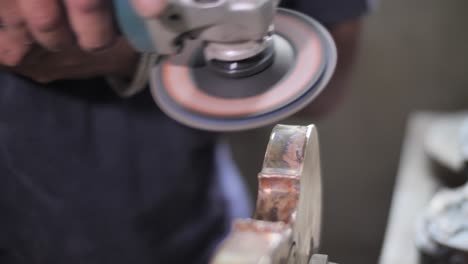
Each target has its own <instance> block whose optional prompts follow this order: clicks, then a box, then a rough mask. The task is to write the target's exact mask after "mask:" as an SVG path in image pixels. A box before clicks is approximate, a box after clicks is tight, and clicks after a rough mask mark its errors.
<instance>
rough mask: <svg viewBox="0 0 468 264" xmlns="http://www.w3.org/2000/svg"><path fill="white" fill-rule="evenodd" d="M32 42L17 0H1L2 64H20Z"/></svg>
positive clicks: (0, 57) (0, 60)
mask: <svg viewBox="0 0 468 264" xmlns="http://www.w3.org/2000/svg"><path fill="white" fill-rule="evenodd" d="M31 43H32V38H31V36H30V35H29V32H28V30H27V27H26V22H25V20H24V17H23V16H22V14H21V10H20V9H19V7H18V5H17V3H16V0H0V64H2V65H10V66H13V65H16V64H18V63H19V62H20V61H21V60H22V59H23V57H24V56H25V55H26V53H28V51H29V50H30V48H31Z"/></svg>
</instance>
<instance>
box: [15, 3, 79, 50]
mask: <svg viewBox="0 0 468 264" xmlns="http://www.w3.org/2000/svg"><path fill="white" fill-rule="evenodd" d="M17 1H18V2H19V7H20V10H21V13H22V15H23V17H24V19H25V20H26V23H27V26H28V29H29V30H30V32H31V34H32V35H33V37H34V39H35V41H36V42H37V43H39V44H40V45H41V46H43V47H44V48H46V49H48V50H52V51H56V50H61V49H64V48H65V47H67V46H70V45H72V43H73V35H72V32H71V31H70V30H69V26H68V23H67V19H66V16H65V14H64V10H63V8H62V3H61V2H60V1H59V0H17Z"/></svg>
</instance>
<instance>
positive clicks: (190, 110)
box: [151, 9, 337, 131]
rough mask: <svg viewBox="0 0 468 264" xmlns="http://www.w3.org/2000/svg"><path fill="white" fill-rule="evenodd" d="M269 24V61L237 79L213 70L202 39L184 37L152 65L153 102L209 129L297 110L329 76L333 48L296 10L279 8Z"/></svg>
mask: <svg viewBox="0 0 468 264" xmlns="http://www.w3.org/2000/svg"><path fill="white" fill-rule="evenodd" d="M274 27H275V34H274V36H273V49H274V53H273V54H274V55H273V56H274V57H273V61H272V63H271V65H270V66H268V67H267V68H266V69H264V70H263V71H261V72H258V73H256V74H254V75H251V76H247V77H242V78H233V77H229V76H226V75H222V74H219V73H217V72H216V71H213V69H212V68H210V67H209V65H208V64H207V63H206V62H205V61H204V58H203V43H201V42H200V41H198V40H193V41H189V42H188V43H186V44H185V47H184V49H183V50H182V52H181V53H179V54H177V55H173V56H170V57H168V58H166V59H164V60H162V62H161V63H159V64H158V65H156V66H155V67H154V68H153V69H152V72H151V92H152V94H153V97H154V99H155V101H156V103H157V104H158V105H159V107H160V108H161V109H162V110H163V111H164V112H165V113H166V114H167V115H169V116H170V117H171V118H173V119H175V120H177V121H179V122H180V123H183V124H185V125H188V126H190V127H194V128H198V129H202V130H210V131H239V130H246V129H252V128H257V127H261V126H265V125H269V124H273V123H275V122H277V121H280V120H282V119H284V118H286V117H288V116H290V115H292V114H294V113H296V112H298V111H300V110H301V109H302V108H304V107H305V106H307V105H308V104H309V103H310V102H311V101H313V100H314V99H315V98H316V97H317V96H318V95H319V93H320V92H321V91H322V90H323V89H324V88H325V86H326V85H327V84H328V82H329V81H330V79H331V77H332V75H333V72H334V70H335V66H336V60H337V54H336V47H335V44H334V41H333V39H332V37H331V36H330V34H329V33H328V31H327V30H326V29H325V28H324V27H323V26H322V25H320V24H319V23H318V22H317V21H315V20H313V19H312V18H310V17H308V16H305V15H303V14H301V13H298V12H295V11H291V10H287V9H278V10H277V13H276V16H275V19H274Z"/></svg>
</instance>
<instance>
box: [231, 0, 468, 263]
mask: <svg viewBox="0 0 468 264" xmlns="http://www.w3.org/2000/svg"><path fill="white" fill-rule="evenodd" d="M467 10H468V1H465V0H450V1H441V0H380V4H379V6H378V8H377V9H376V10H375V11H374V12H373V13H372V14H371V15H370V16H368V17H367V19H366V21H365V26H364V32H363V34H362V36H361V46H360V51H359V56H358V58H357V63H356V64H355V66H354V69H353V76H352V80H351V85H350V87H348V90H347V92H346V95H345V97H344V100H342V102H341V104H340V105H339V106H338V107H337V108H336V109H335V110H334V111H333V112H331V113H329V114H328V115H327V116H325V117H323V118H322V119H320V120H297V119H291V120H286V121H283V122H282V123H287V124H309V123H314V124H316V125H317V126H318V129H319V132H320V144H321V151H322V166H323V174H324V184H325V208H324V221H325V223H324V230H323V247H322V250H323V252H324V253H326V254H329V255H330V256H331V257H332V260H333V261H336V262H339V263H343V264H362V263H366V264H368V263H369V264H372V263H377V261H378V256H379V253H380V249H381V246H382V240H383V238H384V233H385V227H386V224H387V216H388V213H389V207H390V203H391V196H392V192H393V185H394V179H395V176H396V173H397V169H398V162H399V156H400V150H401V144H402V140H403V136H404V133H405V126H406V121H407V117H408V115H409V113H411V112H413V111H415V110H435V111H439V110H440V111H455V110H461V109H466V108H468V31H467V29H466V27H467V25H468V15H467V12H468V11H467ZM270 131H271V127H268V128H265V129H261V130H255V131H250V132H245V133H239V134H233V135H231V136H230V142H231V144H232V146H233V149H234V156H235V159H236V161H237V162H238V164H239V166H240V168H241V171H242V172H243V174H244V175H245V177H246V180H247V181H248V183H249V188H250V190H251V191H252V194H253V197H254V198H255V194H256V190H257V187H256V180H257V178H256V175H257V173H258V172H259V170H260V166H261V164H262V161H263V155H264V152H265V147H266V144H267V142H268V136H269V134H270ZM414 188H418V186H414Z"/></svg>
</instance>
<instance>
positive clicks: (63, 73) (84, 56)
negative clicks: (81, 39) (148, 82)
mask: <svg viewBox="0 0 468 264" xmlns="http://www.w3.org/2000/svg"><path fill="white" fill-rule="evenodd" d="M138 59H139V55H138V54H137V53H136V51H134V50H133V49H132V48H131V46H130V44H129V43H128V42H127V41H126V40H124V39H123V38H119V39H118V40H117V42H116V43H115V44H114V45H113V46H112V47H110V48H108V49H106V50H103V51H98V52H93V53H90V52H85V51H83V50H81V49H80V48H78V47H75V48H74V49H68V50H67V51H62V52H50V51H47V50H44V49H41V48H38V47H35V48H33V49H32V50H31V52H30V53H29V54H28V55H27V56H26V57H25V58H24V60H23V62H22V63H21V64H20V65H18V66H15V67H0V70H7V71H12V72H15V73H17V74H19V75H23V76H25V77H27V78H30V79H32V80H34V81H36V82H39V83H49V82H52V81H56V80H67V79H86V78H92V77H97V76H115V77H120V78H132V76H133V73H134V71H135V70H136V69H137V64H138Z"/></svg>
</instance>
